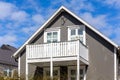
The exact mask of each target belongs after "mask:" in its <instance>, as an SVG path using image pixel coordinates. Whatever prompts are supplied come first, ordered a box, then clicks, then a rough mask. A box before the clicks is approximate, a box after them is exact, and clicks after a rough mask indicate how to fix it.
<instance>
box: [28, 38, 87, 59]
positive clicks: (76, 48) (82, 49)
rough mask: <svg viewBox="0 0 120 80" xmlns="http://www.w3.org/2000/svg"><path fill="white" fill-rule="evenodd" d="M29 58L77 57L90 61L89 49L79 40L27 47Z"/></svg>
mask: <svg viewBox="0 0 120 80" xmlns="http://www.w3.org/2000/svg"><path fill="white" fill-rule="evenodd" d="M26 52H27V58H28V59H36V58H50V57H63V56H64V57H65V56H67V57H69V56H77V54H78V53H79V54H80V57H82V58H84V59H85V60H87V61H88V48H87V47H86V46H84V45H83V44H82V43H81V42H80V41H79V40H77V41H68V42H58V43H45V44H37V45H27V46H26Z"/></svg>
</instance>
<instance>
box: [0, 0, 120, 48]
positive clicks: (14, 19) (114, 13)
mask: <svg viewBox="0 0 120 80" xmlns="http://www.w3.org/2000/svg"><path fill="white" fill-rule="evenodd" d="M61 5H63V6H65V7H67V8H68V9H69V10H70V11H72V12H74V13H75V14H77V15H78V16H79V17H81V18H83V19H84V20H85V21H86V22H88V23H89V24H90V25H92V26H94V27H95V28H96V29H98V30H99V31H100V32H102V33H103V34H104V35H106V36H107V37H109V38H110V39H111V40H112V41H114V42H115V43H117V44H118V45H120V0H103V1H101V0H0V45H2V44H10V45H13V46H15V47H17V48H18V47H20V46H21V45H22V44H23V43H24V42H25V41H26V40H27V39H28V38H29V37H30V36H31V35H32V34H33V33H34V32H35V31H36V30H37V29H38V28H39V27H40V26H41V25H42V24H43V23H44V22H45V21H46V20H47V19H48V18H50V16H51V15H52V14H53V13H54V12H55V11H56V10H57V9H58V8H59V7H60V6H61Z"/></svg>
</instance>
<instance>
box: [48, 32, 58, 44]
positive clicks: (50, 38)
mask: <svg viewBox="0 0 120 80" xmlns="http://www.w3.org/2000/svg"><path fill="white" fill-rule="evenodd" d="M57 41H58V33H57V32H48V33H47V42H48V43H52V42H57Z"/></svg>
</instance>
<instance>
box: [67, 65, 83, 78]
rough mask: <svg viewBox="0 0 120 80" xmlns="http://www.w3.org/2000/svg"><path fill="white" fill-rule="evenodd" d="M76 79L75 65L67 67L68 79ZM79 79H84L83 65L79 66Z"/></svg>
mask: <svg viewBox="0 0 120 80" xmlns="http://www.w3.org/2000/svg"><path fill="white" fill-rule="evenodd" d="M76 79H77V68H76V66H71V67H68V80H76ZM80 80H85V67H83V66H82V67H80Z"/></svg>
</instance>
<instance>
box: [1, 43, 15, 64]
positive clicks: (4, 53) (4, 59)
mask: <svg viewBox="0 0 120 80" xmlns="http://www.w3.org/2000/svg"><path fill="white" fill-rule="evenodd" d="M16 50H17V49H16V48H15V47H13V46H10V45H5V44H3V45H2V46H1V47H0V64H5V65H12V66H17V62H16V61H15V59H14V58H12V57H11V56H12V55H13V54H14V52H15V51H16Z"/></svg>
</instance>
